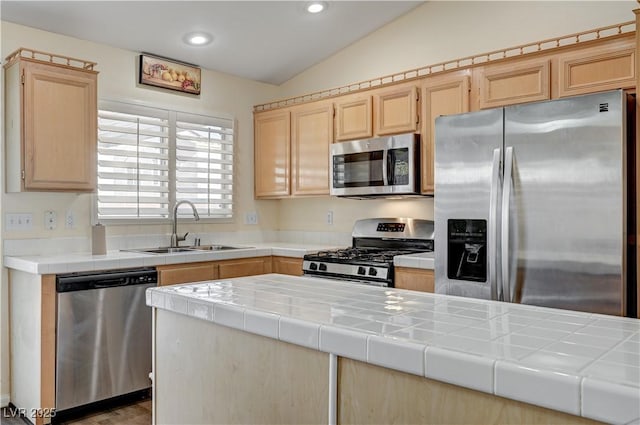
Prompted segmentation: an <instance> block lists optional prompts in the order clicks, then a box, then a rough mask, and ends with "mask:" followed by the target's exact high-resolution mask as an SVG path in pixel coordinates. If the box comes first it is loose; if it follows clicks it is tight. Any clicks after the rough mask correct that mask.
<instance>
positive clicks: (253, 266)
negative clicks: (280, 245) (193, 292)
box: [156, 256, 302, 286]
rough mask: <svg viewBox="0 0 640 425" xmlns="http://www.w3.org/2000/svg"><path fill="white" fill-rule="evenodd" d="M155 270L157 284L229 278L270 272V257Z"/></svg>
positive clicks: (157, 268)
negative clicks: (156, 272)
mask: <svg viewBox="0 0 640 425" xmlns="http://www.w3.org/2000/svg"><path fill="white" fill-rule="evenodd" d="M301 269H302V266H301ZM156 270H158V286H165V285H176V284H179V283H191V282H199V281H202V280H214V279H229V278H232V277H242V276H254V275H259V274H265V273H271V257H270V256H269V257H250V258H237V259H233V260H222V261H206V262H202V263H183V264H171V265H166V266H157V267H156Z"/></svg>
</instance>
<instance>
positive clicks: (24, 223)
mask: <svg viewBox="0 0 640 425" xmlns="http://www.w3.org/2000/svg"><path fill="white" fill-rule="evenodd" d="M5 223H6V226H7V231H21V230H31V229H32V228H33V214H31V213H7V214H6V215H5Z"/></svg>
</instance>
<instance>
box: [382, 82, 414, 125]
mask: <svg viewBox="0 0 640 425" xmlns="http://www.w3.org/2000/svg"><path fill="white" fill-rule="evenodd" d="M418 93H419V92H418V89H417V88H416V87H415V86H408V87H403V88H394V89H392V90H384V91H381V92H380V93H378V94H376V95H375V96H374V101H373V105H374V111H375V117H374V120H375V123H376V132H375V134H376V135H385V134H399V133H408V132H415V131H416V130H417V129H418V122H419V115H418Z"/></svg>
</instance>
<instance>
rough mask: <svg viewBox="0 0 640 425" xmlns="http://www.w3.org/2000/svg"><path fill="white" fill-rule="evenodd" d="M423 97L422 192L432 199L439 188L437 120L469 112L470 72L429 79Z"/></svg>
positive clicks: (425, 83) (425, 84) (425, 82)
mask: <svg viewBox="0 0 640 425" xmlns="http://www.w3.org/2000/svg"><path fill="white" fill-rule="evenodd" d="M422 93H423V94H422V110H423V111H424V112H423V116H424V119H423V122H424V125H423V129H422V141H421V159H420V161H421V168H422V172H421V174H422V181H421V191H422V193H423V194H425V195H432V194H433V190H434V184H435V182H434V173H433V170H434V166H435V119H436V118H437V117H439V116H441V115H451V114H460V113H463V112H468V111H469V75H468V71H463V72H458V73H455V74H452V75H446V76H441V77H434V78H429V79H426V80H425V81H424V85H423V89H422Z"/></svg>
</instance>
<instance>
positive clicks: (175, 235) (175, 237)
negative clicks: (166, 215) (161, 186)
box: [171, 201, 200, 248]
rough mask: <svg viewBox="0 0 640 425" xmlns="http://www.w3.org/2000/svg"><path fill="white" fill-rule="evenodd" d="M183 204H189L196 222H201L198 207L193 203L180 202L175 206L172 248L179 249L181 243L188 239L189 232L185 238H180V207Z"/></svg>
mask: <svg viewBox="0 0 640 425" xmlns="http://www.w3.org/2000/svg"><path fill="white" fill-rule="evenodd" d="M182 204H188V205H190V206H191V209H192V210H193V217H194V219H195V221H198V220H200V216H199V215H198V210H196V206H195V205H193V203H192V202H191V201H178V202H176V204H175V205H174V206H173V233H171V248H177V247H178V245H179V243H180V241H183V240H185V239H187V235H188V234H189V232H187V233H185V234H184V236H178V207H179V206H180V205H182Z"/></svg>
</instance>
